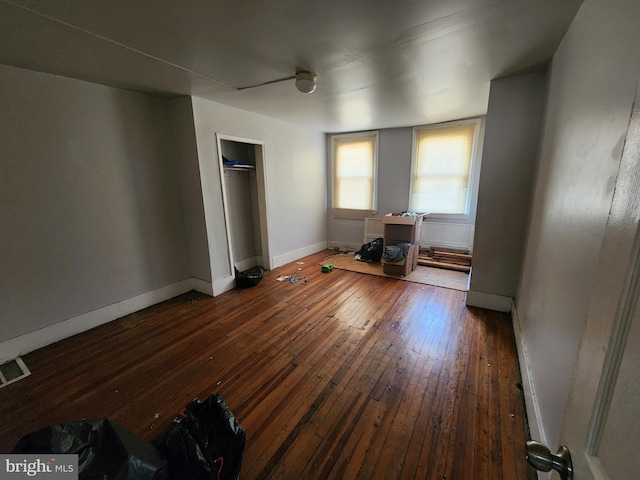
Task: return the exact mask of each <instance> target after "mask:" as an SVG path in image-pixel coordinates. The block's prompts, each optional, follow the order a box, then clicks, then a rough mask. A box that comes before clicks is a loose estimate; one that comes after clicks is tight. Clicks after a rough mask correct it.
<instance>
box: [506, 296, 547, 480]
mask: <svg viewBox="0 0 640 480" xmlns="http://www.w3.org/2000/svg"><path fill="white" fill-rule="evenodd" d="M511 320H512V322H513V333H514V336H515V340H516V348H517V350H518V361H519V362H520V377H521V378H522V390H523V392H524V402H525V406H526V409H527V419H528V421H529V433H530V435H531V439H532V440H536V441H538V442H541V443H544V444H547V436H546V434H545V431H544V427H543V426H542V423H541V420H542V417H541V415H540V405H539V404H538V399H537V397H536V392H535V384H534V382H533V374H532V371H531V363H530V362H529V354H528V352H527V344H526V341H525V339H524V337H523V336H522V324H521V323H520V317H519V316H518V310H517V308H516V304H515V302H513V304H512V308H511ZM541 478H547V477H541Z"/></svg>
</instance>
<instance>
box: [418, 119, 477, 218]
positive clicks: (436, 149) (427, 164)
mask: <svg viewBox="0 0 640 480" xmlns="http://www.w3.org/2000/svg"><path fill="white" fill-rule="evenodd" d="M474 133H475V125H461V126H456V127H446V128H437V129H425V130H418V131H416V157H415V161H414V170H413V187H412V192H411V210H413V211H415V212H429V213H444V214H458V213H459V214H464V213H466V210H467V204H468V202H467V198H468V193H469V173H470V169H471V155H472V153H473V139H474Z"/></svg>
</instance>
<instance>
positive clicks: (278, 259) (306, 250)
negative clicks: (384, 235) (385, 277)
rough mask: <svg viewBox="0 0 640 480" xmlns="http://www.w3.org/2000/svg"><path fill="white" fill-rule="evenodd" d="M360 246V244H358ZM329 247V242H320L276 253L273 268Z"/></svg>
mask: <svg viewBox="0 0 640 480" xmlns="http://www.w3.org/2000/svg"><path fill="white" fill-rule="evenodd" d="M358 248H360V245H358ZM326 249H327V242H320V243H316V244H314V245H309V246H307V247H303V248H299V249H297V250H292V251H291V252H287V253H283V254H282V255H276V256H275V257H273V265H274V266H273V268H278V267H281V266H282V265H285V264H287V263H290V262H294V261H296V260H299V259H300V258H302V257H306V256H307V255H313V254H314V253H318V252H321V251H322V250H326Z"/></svg>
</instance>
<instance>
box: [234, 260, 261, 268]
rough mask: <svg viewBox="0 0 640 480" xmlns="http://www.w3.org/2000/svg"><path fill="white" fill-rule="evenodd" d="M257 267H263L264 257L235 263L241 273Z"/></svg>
mask: <svg viewBox="0 0 640 480" xmlns="http://www.w3.org/2000/svg"><path fill="white" fill-rule="evenodd" d="M257 265H262V257H250V258H245V259H244V260H240V261H239V262H236V263H235V265H234V266H235V267H236V268H237V269H238V271H239V272H244V271H245V270H249V269H250V268H253V267H255V266H257Z"/></svg>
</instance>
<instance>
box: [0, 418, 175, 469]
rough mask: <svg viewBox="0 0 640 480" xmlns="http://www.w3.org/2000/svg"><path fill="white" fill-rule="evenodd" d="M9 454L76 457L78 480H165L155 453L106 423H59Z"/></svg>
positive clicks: (25, 440) (30, 436) (29, 437)
mask: <svg viewBox="0 0 640 480" xmlns="http://www.w3.org/2000/svg"><path fill="white" fill-rule="evenodd" d="M12 453H58V454H76V455H78V473H79V478H80V480H105V479H106V480H166V479H167V478H168V476H167V475H168V468H167V464H166V461H165V460H163V459H162V458H161V457H160V455H159V453H158V451H157V450H156V449H155V448H154V447H153V445H151V444H150V443H148V442H145V441H144V440H142V439H141V438H140V437H138V436H137V435H136V434H135V433H133V432H132V431H130V430H128V429H127V428H125V427H123V426H122V425H119V424H117V423H115V422H112V421H109V420H107V419H96V420H87V421H79V422H71V423H61V424H58V425H53V426H51V427H44V428H42V429H40V430H37V431H35V432H33V433H30V434H28V435H25V436H24V437H22V439H20V441H19V442H18V443H17V444H16V446H15V447H14V449H13V452H12Z"/></svg>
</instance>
